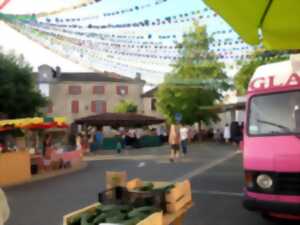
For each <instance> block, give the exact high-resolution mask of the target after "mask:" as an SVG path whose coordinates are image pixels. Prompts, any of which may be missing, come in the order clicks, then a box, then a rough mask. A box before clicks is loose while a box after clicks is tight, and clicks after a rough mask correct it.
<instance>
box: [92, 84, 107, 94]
mask: <svg viewBox="0 0 300 225" xmlns="http://www.w3.org/2000/svg"><path fill="white" fill-rule="evenodd" d="M104 92H105V88H104V86H94V87H93V94H94V95H103V94H104Z"/></svg>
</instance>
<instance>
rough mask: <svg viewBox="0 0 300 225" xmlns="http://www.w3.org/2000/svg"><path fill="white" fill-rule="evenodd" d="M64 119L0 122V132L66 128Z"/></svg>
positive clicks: (44, 118)
mask: <svg viewBox="0 0 300 225" xmlns="http://www.w3.org/2000/svg"><path fill="white" fill-rule="evenodd" d="M67 127H68V125H67V123H66V120H65V118H64V117H33V118H23V119H12V120H0V131H6V130H11V129H18V128H19V129H47V128H67Z"/></svg>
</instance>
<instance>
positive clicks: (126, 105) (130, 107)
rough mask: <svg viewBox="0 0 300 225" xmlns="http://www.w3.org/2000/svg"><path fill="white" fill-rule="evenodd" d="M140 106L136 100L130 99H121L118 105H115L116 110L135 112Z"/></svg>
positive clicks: (119, 111)
mask: <svg viewBox="0 0 300 225" xmlns="http://www.w3.org/2000/svg"><path fill="white" fill-rule="evenodd" d="M137 110H138V107H137V105H136V104H134V102H132V101H130V100H128V101H121V102H120V103H119V104H118V105H117V106H116V107H115V112H118V113H128V112H131V113H135V112H137Z"/></svg>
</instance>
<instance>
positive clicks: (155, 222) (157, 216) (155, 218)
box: [63, 203, 163, 225]
mask: <svg viewBox="0 0 300 225" xmlns="http://www.w3.org/2000/svg"><path fill="white" fill-rule="evenodd" d="M99 205H100V203H95V204H92V205H90V206H87V207H85V208H82V209H79V210H76V211H74V212H72V213H69V214H67V215H65V216H64V217H63V225H69V223H70V222H71V221H72V220H73V219H77V218H79V217H80V216H81V215H82V214H83V213H86V212H91V213H92V212H95V210H96V208H97V207H98V206H99ZM137 225H163V214H162V212H157V213H153V214H152V215H150V216H148V217H147V218H146V219H144V220H142V221H140V222H139V223H138V224H137Z"/></svg>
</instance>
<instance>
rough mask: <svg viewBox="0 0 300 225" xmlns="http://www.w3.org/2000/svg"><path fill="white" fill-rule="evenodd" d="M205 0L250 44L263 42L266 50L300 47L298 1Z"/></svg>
mask: <svg viewBox="0 0 300 225" xmlns="http://www.w3.org/2000/svg"><path fill="white" fill-rule="evenodd" d="M204 1H205V2H206V3H207V5H209V6H210V7H211V8H212V9H214V10H215V11H216V12H217V13H218V14H220V15H221V16H222V17H223V18H224V19H225V20H226V21H227V22H228V23H229V24H230V25H231V26H232V28H233V29H234V30H235V31H236V32H237V33H239V35H240V36H241V37H242V38H243V39H244V41H246V42H247V43H249V44H252V45H257V44H259V43H261V42H262V43H263V44H264V46H265V48H267V49H300V1H299V0H223V1H222V0H204ZM259 33H261V34H262V40H260V38H259Z"/></svg>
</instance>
